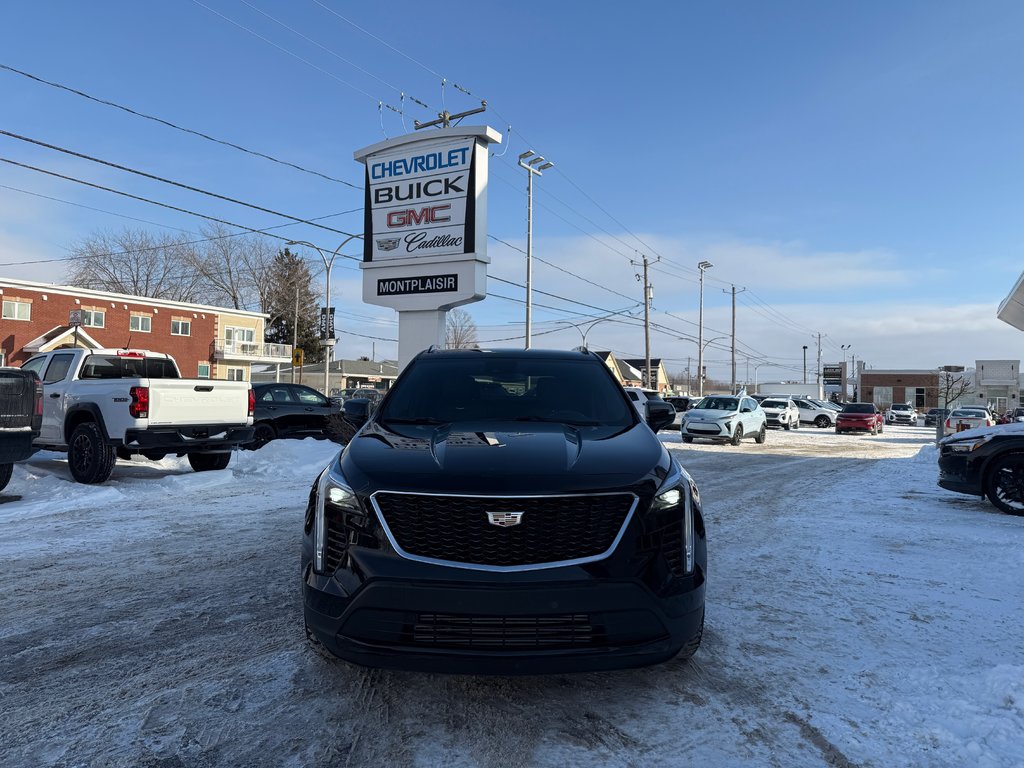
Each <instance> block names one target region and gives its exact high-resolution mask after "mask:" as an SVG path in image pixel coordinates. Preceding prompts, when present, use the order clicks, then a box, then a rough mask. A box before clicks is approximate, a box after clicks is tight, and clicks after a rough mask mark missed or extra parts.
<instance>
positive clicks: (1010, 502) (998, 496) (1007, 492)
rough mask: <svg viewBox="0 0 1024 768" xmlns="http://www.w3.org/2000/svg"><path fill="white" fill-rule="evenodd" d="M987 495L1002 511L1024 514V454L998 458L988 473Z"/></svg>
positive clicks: (1010, 513) (1009, 513) (1011, 513)
mask: <svg viewBox="0 0 1024 768" xmlns="http://www.w3.org/2000/svg"><path fill="white" fill-rule="evenodd" d="M985 495H986V496H988V500H989V501H991V502H992V503H993V504H994V505H995V507H996V509H998V510H999V511H1000V512H1005V513H1006V514H1008V515H1018V516H1022V515H1024V454H1021V453H1011V454H1009V455H1007V456H1002V457H1000V458H998V459H996V462H995V464H993V465H992V469H991V470H990V471H989V474H988V482H987V483H986V484H985Z"/></svg>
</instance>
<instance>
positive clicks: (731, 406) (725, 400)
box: [694, 397, 739, 411]
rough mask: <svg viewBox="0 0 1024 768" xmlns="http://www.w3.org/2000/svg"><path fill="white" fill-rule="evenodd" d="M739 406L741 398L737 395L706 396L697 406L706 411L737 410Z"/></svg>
mask: <svg viewBox="0 0 1024 768" xmlns="http://www.w3.org/2000/svg"><path fill="white" fill-rule="evenodd" d="M738 406H739V400H737V399H736V398H735V397H705V398H704V399H703V400H701V401H700V402H699V403H697V405H695V406H694V407H695V408H699V409H702V410H705V411H735V410H736V408H737V407H738Z"/></svg>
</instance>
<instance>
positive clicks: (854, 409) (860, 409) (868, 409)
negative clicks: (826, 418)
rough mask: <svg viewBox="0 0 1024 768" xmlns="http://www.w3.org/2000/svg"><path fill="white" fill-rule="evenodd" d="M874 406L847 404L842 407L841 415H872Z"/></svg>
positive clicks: (868, 404)
mask: <svg viewBox="0 0 1024 768" xmlns="http://www.w3.org/2000/svg"><path fill="white" fill-rule="evenodd" d="M874 412H875V406H873V405H871V404H870V403H848V404H847V405H845V406H843V413H874Z"/></svg>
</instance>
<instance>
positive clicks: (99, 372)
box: [78, 355, 181, 379]
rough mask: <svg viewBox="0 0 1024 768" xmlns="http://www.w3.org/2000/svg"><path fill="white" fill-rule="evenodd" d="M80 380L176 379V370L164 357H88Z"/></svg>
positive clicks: (177, 375) (177, 376)
mask: <svg viewBox="0 0 1024 768" xmlns="http://www.w3.org/2000/svg"><path fill="white" fill-rule="evenodd" d="M78 378H80V379H126V378H127V379H178V378H181V377H180V376H179V374H178V369H177V368H175V367H174V363H173V362H172V361H170V360H168V359H167V358H165V357H127V356H123V355H89V357H87V358H86V359H85V363H84V364H83V365H82V372H81V373H80V374H79V375H78Z"/></svg>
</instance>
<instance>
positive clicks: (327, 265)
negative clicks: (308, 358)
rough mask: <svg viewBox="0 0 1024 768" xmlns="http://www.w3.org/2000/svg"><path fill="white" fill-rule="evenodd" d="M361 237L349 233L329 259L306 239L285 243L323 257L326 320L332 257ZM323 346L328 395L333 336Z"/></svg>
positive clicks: (327, 316)
mask: <svg viewBox="0 0 1024 768" xmlns="http://www.w3.org/2000/svg"><path fill="white" fill-rule="evenodd" d="M361 237H362V235H349V236H348V237H346V238H345V239H344V240H342V241H341V245H339V246H338V247H337V248H335V249H334V253H332V254H331V258H330V260H328V258H327V256H326V254H324V252H323V250H322V249H321V248H319V247H317V246H315V245H313V244H312V243H310V242H308V241H306V240H289V241H288V242H287V243H286V245H305V246H307V247H309V248H312V249H313V250H314V251H316V252H317V253H319V254H320V258H321V259H323V261H324V269H325V270H326V271H327V284H326V286H324V315H325V316H326V318H327V322H330V317H331V268H332V267H333V266H334V259H335V258H336V257H337V256H338V253H340V252H341V249H342V248H344V247H345V246H346V245H348V244H349V242H351V241H352V240H355V239H356V238H361ZM295 325H296V329H297V328H298V321H297V320H296V323H295ZM325 333H326V324H325ZM323 346H324V397H330V395H331V391H330V386H331V356H332V354H331V353H332V350H333V347H334V338H330V339H327V338H326V337H325V338H324V344H323ZM294 351H295V350H294V349H293V350H292V352H293V353H294Z"/></svg>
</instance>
